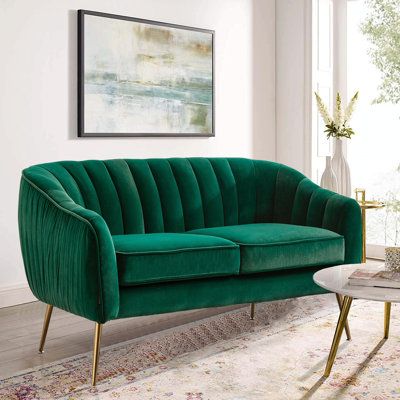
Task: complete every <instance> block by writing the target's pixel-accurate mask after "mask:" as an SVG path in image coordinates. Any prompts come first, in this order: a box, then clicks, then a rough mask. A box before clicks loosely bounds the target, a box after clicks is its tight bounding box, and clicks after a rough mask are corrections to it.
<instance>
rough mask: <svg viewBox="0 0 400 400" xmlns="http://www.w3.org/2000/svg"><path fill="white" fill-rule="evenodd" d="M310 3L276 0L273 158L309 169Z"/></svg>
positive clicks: (299, 168) (306, 170)
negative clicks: (274, 147)
mask: <svg viewBox="0 0 400 400" xmlns="http://www.w3.org/2000/svg"><path fill="white" fill-rule="evenodd" d="M311 3H312V0H277V1H276V59H275V61H276V64H275V65H276V89H275V90H276V132H277V135H276V159H277V161H279V162H281V163H283V164H287V165H290V166H292V167H293V168H296V169H297V170H299V171H302V172H303V173H305V174H307V175H309V174H310V170H311V165H310V153H311V119H310V111H311V100H312V99H311V97H310V88H311V43H312V42H311V38H312V37H311V11H312V8H311Z"/></svg>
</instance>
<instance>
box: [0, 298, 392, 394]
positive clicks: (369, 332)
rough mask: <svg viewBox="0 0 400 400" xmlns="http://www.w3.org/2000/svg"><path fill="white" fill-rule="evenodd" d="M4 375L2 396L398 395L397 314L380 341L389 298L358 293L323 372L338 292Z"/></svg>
mask: <svg viewBox="0 0 400 400" xmlns="http://www.w3.org/2000/svg"><path fill="white" fill-rule="evenodd" d="M248 311H249V308H248V307H246V308H242V309H239V310H236V311H233V312H229V313H225V314H221V315H218V316H214V317H211V318H207V319H204V320H201V321H198V322H195V323H191V324H187V325H183V326H180V327H178V328H173V329H170V330H166V331H163V332H160V333H158V334H154V335H149V336H146V337H144V338H140V339H136V340H132V341H129V342H125V343H121V344H118V345H115V346H112V347H108V348H105V349H102V352H101V357H100V366H99V382H98V386H97V387H96V388H92V387H91V386H90V385H89V384H88V383H89V382H88V381H89V374H90V367H91V353H87V354H82V355H79V356H76V357H72V358H69V359H64V360H61V361H58V362H55V363H52V364H48V365H45V366H41V367H37V368H34V369H31V370H27V371H23V372H21V373H19V374H18V375H15V376H13V377H10V378H6V379H3V380H1V379H0V399H2V400H5V399H7V400H8V399H10V400H14V399H18V400H24V399H29V400H36V399H38V400H39V399H65V400H67V399H68V400H72V399H132V400H158V399H178V400H181V399H182V400H228V399H229V400H259V399H263V400H266V399H267V400H274V399H276V400H280V399H282V400H284V399H285V400H286V399H287V400H295V399H299V400H300V399H301V400H305V399H356V400H362V399H368V400H386V399H400V319H399V316H398V307H396V305H394V306H393V307H392V320H391V334H390V338H389V339H388V340H387V341H384V340H382V332H383V304H381V303H376V302H367V301H363V300H356V301H354V302H353V306H352V309H351V311H350V316H349V318H350V326H351V330H352V335H353V340H352V341H350V342H349V341H346V340H345V339H344V338H343V339H342V343H341V345H340V348H339V352H338V357H337V360H336V362H335V364H334V367H333V370H332V374H331V376H330V377H329V378H328V379H323V378H321V377H322V373H323V370H324V367H325V362H326V357H327V355H328V353H329V348H330V344H331V340H332V335H333V332H334V328H335V325H336V320H337V317H338V310H337V305H336V303H335V299H334V296H333V295H323V296H314V297H307V298H300V299H292V300H285V301H279V302H272V303H263V304H259V305H258V306H257V308H256V319H255V321H250V319H249V314H248Z"/></svg>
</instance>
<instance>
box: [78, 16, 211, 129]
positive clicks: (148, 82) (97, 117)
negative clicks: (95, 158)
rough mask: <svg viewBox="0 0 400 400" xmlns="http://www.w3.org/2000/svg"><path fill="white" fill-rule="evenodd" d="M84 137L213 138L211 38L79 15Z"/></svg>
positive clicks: (136, 21)
mask: <svg viewBox="0 0 400 400" xmlns="http://www.w3.org/2000/svg"><path fill="white" fill-rule="evenodd" d="M78 91H79V93H78V135H79V136H214V31H211V30H206V29H199V28H191V27H186V26H181V25H172V24H167V23H162V22H156V21H149V20H143V19H138V18H130V17H123V16H117V15H112V14H104V13H99V12H94V11H86V10H79V11H78Z"/></svg>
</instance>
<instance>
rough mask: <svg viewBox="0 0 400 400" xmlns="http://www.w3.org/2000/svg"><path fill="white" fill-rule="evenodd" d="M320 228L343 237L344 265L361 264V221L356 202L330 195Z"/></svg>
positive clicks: (344, 197) (337, 195) (359, 210)
mask: <svg viewBox="0 0 400 400" xmlns="http://www.w3.org/2000/svg"><path fill="white" fill-rule="evenodd" d="M321 190H324V189H321ZM322 228H325V229H329V230H331V231H334V232H337V233H339V234H340V235H343V236H344V240H345V258H344V262H345V264H352V263H360V262H361V258H362V221H361V209H360V206H359V204H358V203H357V201H356V200H354V199H351V198H349V197H346V196H341V195H339V194H333V195H331V196H330V197H329V199H328V201H327V203H326V207H325V212H324V217H323V221H322Z"/></svg>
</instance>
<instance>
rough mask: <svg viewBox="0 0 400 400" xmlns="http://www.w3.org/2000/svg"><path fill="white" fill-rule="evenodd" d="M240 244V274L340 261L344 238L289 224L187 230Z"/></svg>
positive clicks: (324, 230) (317, 229)
mask: <svg viewBox="0 0 400 400" xmlns="http://www.w3.org/2000/svg"><path fill="white" fill-rule="evenodd" d="M190 233H191V234H193V233H197V234H201V235H211V236H215V237H221V238H225V239H228V240H231V241H232V242H234V243H237V244H238V245H239V246H240V258H241V262H240V273H242V274H248V273H255V272H264V271H271V270H281V269H287V268H297V267H299V268H300V267H311V266H323V265H333V264H341V263H343V261H344V238H343V236H341V235H338V234H337V233H334V232H332V231H329V230H326V229H321V228H314V227H309V226H300V225H289V224H274V223H270V224H264V223H259V224H247V225H233V226H223V227H216V228H204V229H196V230H192V231H190Z"/></svg>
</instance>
